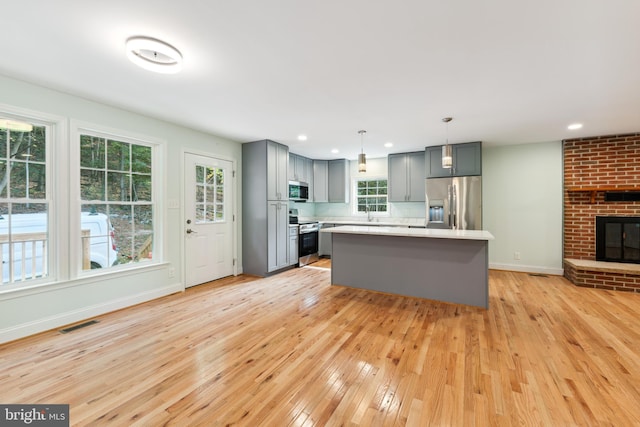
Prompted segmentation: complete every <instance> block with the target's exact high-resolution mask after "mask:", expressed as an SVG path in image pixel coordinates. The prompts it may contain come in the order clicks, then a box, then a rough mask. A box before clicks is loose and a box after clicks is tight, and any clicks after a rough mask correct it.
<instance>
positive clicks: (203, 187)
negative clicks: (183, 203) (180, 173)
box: [195, 165, 225, 224]
mask: <svg viewBox="0 0 640 427" xmlns="http://www.w3.org/2000/svg"><path fill="white" fill-rule="evenodd" d="M195 191H196V199H195V202H196V223H198V224H204V223H212V222H224V220H225V216H224V169H222V168H216V167H210V166H204V165H196V188H195Z"/></svg>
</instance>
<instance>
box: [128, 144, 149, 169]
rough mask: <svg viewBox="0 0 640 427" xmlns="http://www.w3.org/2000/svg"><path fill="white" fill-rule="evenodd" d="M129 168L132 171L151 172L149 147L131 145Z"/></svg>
mask: <svg viewBox="0 0 640 427" xmlns="http://www.w3.org/2000/svg"><path fill="white" fill-rule="evenodd" d="M131 170H132V171H133V172H140V173H147V174H148V173H151V147H145V146H144V145H132V146H131Z"/></svg>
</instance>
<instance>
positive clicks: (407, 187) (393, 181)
mask: <svg viewBox="0 0 640 427" xmlns="http://www.w3.org/2000/svg"><path fill="white" fill-rule="evenodd" d="M388 163H389V175H388V176H389V182H388V198H389V201H390V202H424V201H425V195H424V180H425V170H424V168H425V152H424V151H416V152H412V153H398V154H390V155H389V157H388Z"/></svg>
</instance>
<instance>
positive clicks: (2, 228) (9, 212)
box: [0, 203, 49, 283]
mask: <svg viewBox="0 0 640 427" xmlns="http://www.w3.org/2000/svg"><path fill="white" fill-rule="evenodd" d="M47 207H48V205H47V204H46V203H28V204H21V203H3V204H2V205H1V206H0V213H1V216H0V238H1V239H2V242H3V244H2V282H3V283H10V282H21V281H24V280H31V279H37V278H40V277H45V276H47V275H48V266H49V261H48V253H49V251H48V250H47V247H48V227H47Z"/></svg>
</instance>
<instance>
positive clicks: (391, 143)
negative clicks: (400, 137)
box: [384, 142, 393, 148]
mask: <svg viewBox="0 0 640 427" xmlns="http://www.w3.org/2000/svg"><path fill="white" fill-rule="evenodd" d="M384 146H385V147H387V148H391V147H393V142H385V143H384Z"/></svg>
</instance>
